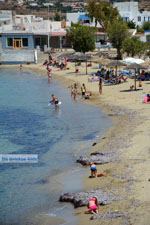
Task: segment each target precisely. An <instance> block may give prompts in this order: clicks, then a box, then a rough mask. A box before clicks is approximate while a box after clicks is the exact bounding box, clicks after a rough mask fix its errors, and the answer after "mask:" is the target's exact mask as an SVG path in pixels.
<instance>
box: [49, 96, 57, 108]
mask: <svg viewBox="0 0 150 225" xmlns="http://www.w3.org/2000/svg"><path fill="white" fill-rule="evenodd" d="M50 103H51V104H54V105H55V106H57V105H58V103H59V100H58V98H57V97H56V96H55V95H53V94H52V95H51V100H50Z"/></svg>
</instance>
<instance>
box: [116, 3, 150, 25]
mask: <svg viewBox="0 0 150 225" xmlns="http://www.w3.org/2000/svg"><path fill="white" fill-rule="evenodd" d="M113 6H114V7H116V8H117V9H118V11H119V14H120V15H121V17H122V18H123V19H124V21H133V22H134V23H135V24H136V25H139V26H141V25H142V24H143V23H144V22H146V21H150V11H144V10H139V3H138V1H134V0H131V1H126V2H120V1H116V2H114V3H113Z"/></svg>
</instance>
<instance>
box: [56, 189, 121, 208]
mask: <svg viewBox="0 0 150 225" xmlns="http://www.w3.org/2000/svg"><path fill="white" fill-rule="evenodd" d="M91 196H96V197H97V199H98V202H99V204H100V205H107V204H109V203H111V202H112V201H113V200H117V197H116V196H115V195H114V194H112V193H106V192H103V191H102V190H100V189H98V190H93V191H89V192H78V193H64V194H62V195H61V196H60V198H59V201H60V202H70V203H72V204H73V205H74V207H75V208H77V207H82V206H87V204H88V200H89V198H90V197H91Z"/></svg>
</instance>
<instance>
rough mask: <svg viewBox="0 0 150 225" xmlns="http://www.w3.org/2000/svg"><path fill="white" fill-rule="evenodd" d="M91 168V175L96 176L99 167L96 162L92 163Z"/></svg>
mask: <svg viewBox="0 0 150 225" xmlns="http://www.w3.org/2000/svg"><path fill="white" fill-rule="evenodd" d="M90 170H91V176H90V177H96V175H97V168H96V165H95V163H94V162H91V163H90Z"/></svg>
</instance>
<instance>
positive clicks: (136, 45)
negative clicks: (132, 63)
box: [123, 37, 146, 57]
mask: <svg viewBox="0 0 150 225" xmlns="http://www.w3.org/2000/svg"><path fill="white" fill-rule="evenodd" d="M123 51H124V52H126V53H127V55H128V56H132V57H134V56H135V55H138V56H139V57H140V56H141V55H142V54H144V52H145V51H146V45H145V44H144V43H143V42H142V41H140V40H139V39H138V38H136V37H131V38H130V37H129V38H126V39H125V41H124V42H123Z"/></svg>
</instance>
